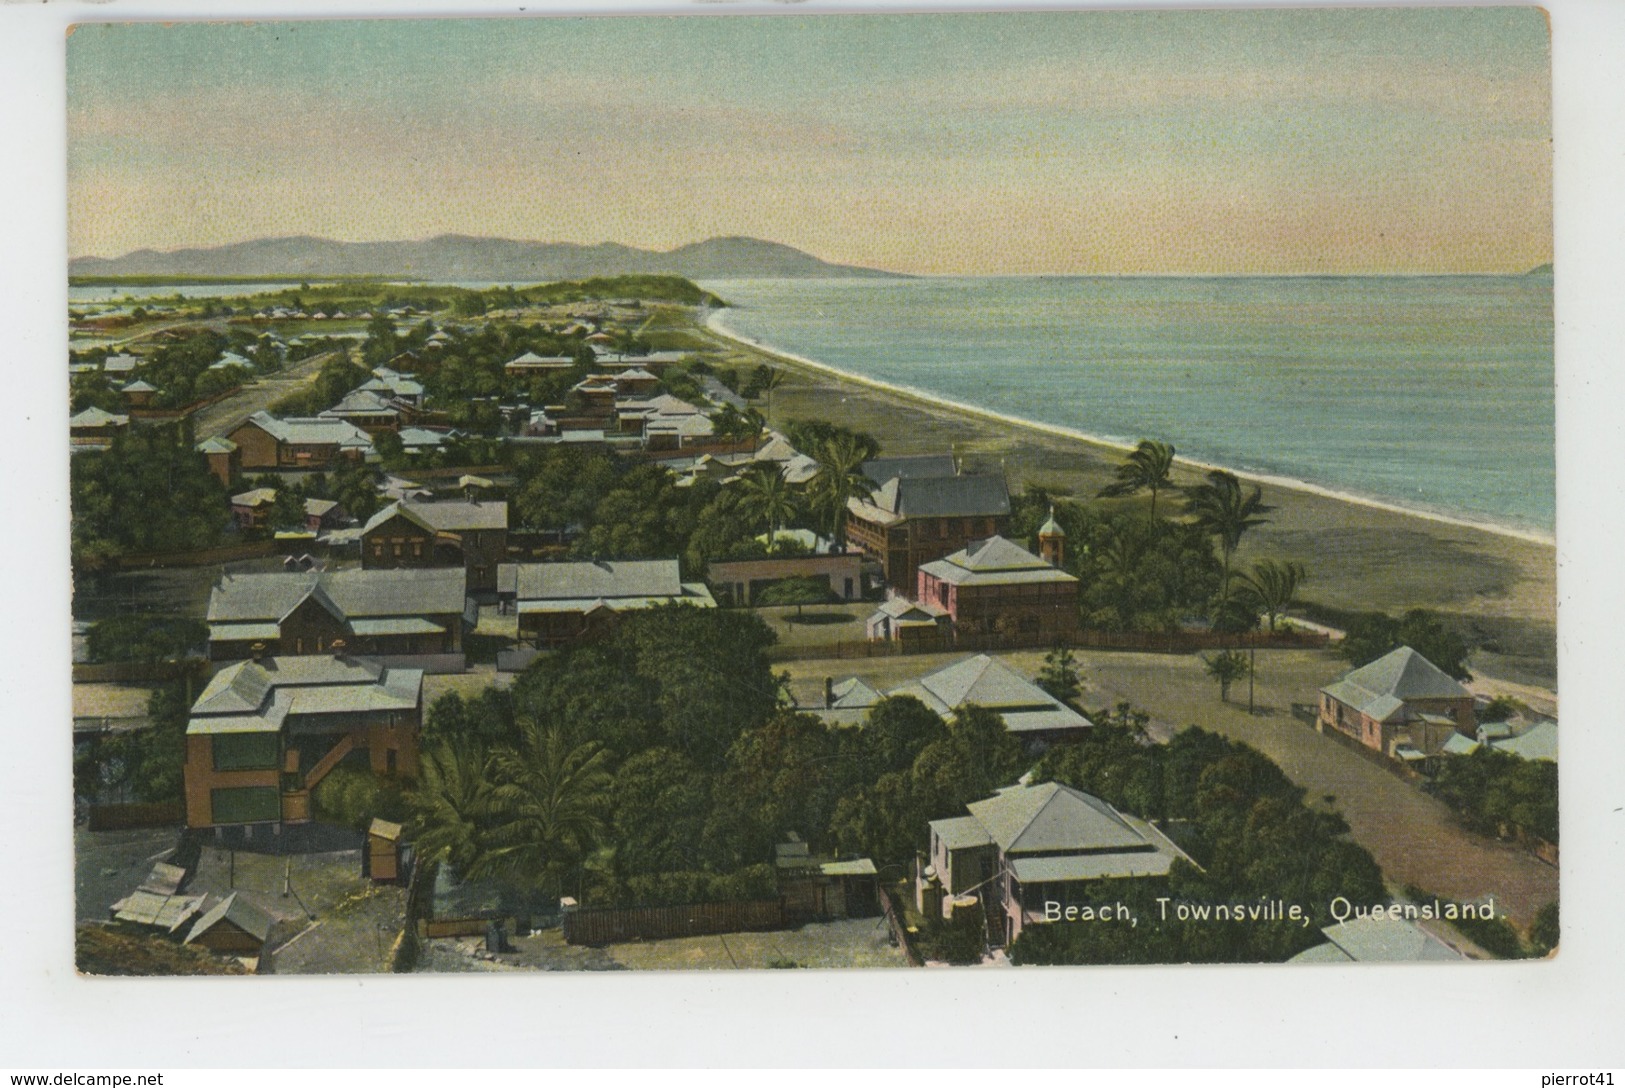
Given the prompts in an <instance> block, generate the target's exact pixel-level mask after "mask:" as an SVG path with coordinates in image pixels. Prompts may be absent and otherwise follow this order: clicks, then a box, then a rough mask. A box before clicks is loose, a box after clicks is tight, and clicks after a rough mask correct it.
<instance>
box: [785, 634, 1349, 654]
mask: <svg viewBox="0 0 1625 1088" xmlns="http://www.w3.org/2000/svg"><path fill="white" fill-rule="evenodd" d="M1328 641H1329V636H1327V635H1325V634H1324V633H1321V632H1318V631H1275V632H1269V631H1248V632H1245V633H1242V634H1221V633H1219V632H1215V631H1080V632H1078V633H1076V634H1074V635H1071V636H1069V637H1067V638H1066V639H1064V640H1062V642H1063V644H1064V645H1066V646H1067V647H1069V648H1071V649H1074V650H1123V651H1130V652H1138V653H1161V654H1190V653H1196V652H1198V651H1201V650H1249V649H1253V650H1319V649H1322V648H1324V647H1325V646H1326V644H1327V642H1328ZM1055 644H1056V639H1055V637H1054V636H1053V635H1021V634H1011V635H1001V634H991V635H971V634H960V635H944V636H942V637H940V638H928V639H915V640H909V641H907V642H903V641H897V640H876V641H869V640H857V639H852V640H840V641H836V642H824V643H817V644H813V645H793V644H780V645H777V646H774V647H772V648H771V649H770V650H769V651H768V656H769V658H770V659H771V660H774V661H796V660H811V659H822V658H866V657H899V656H902V655H906V654H945V653H982V652H1001V651H1006V650H1048V649H1052V648H1053V647H1054V646H1055Z"/></svg>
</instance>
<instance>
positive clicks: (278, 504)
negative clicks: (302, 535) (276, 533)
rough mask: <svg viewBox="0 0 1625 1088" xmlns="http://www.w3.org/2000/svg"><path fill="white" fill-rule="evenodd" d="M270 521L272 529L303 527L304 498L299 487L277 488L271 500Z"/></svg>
mask: <svg viewBox="0 0 1625 1088" xmlns="http://www.w3.org/2000/svg"><path fill="white" fill-rule="evenodd" d="M270 522H271V528H272V529H274V530H283V529H302V528H304V524H305V500H304V498H303V497H302V492H301V491H300V489H299V488H297V487H293V486H286V485H285V486H282V487H279V488H277V492H276V498H274V499H272V500H271V516H270Z"/></svg>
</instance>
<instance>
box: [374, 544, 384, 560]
mask: <svg viewBox="0 0 1625 1088" xmlns="http://www.w3.org/2000/svg"><path fill="white" fill-rule="evenodd" d="M372 554H373V555H374V556H376V557H377V558H380V559H382V558H383V555H384V542H383V541H382V540H374V541H373V542H372Z"/></svg>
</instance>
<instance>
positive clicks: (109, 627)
mask: <svg viewBox="0 0 1625 1088" xmlns="http://www.w3.org/2000/svg"><path fill="white" fill-rule="evenodd" d="M208 640H209V629H208V627H206V626H205V625H204V624H202V623H200V622H198V621H197V620H191V619H180V618H172V617H165V616H114V617H112V618H111V619H105V620H102V621H100V622H99V623H97V624H95V625H94V626H92V627H91V629H90V635H89V639H88V641H89V649H90V657H91V660H93V661H139V662H143V663H148V662H155V661H173V660H175V659H176V658H181V657H185V656H186V655H187V654H188V653H189V652H190V651H192V650H194V649H196V648H198V647H200V646H202V645H203V644H204V643H206V642H207V641H208Z"/></svg>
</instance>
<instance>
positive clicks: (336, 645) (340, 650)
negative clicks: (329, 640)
mask: <svg viewBox="0 0 1625 1088" xmlns="http://www.w3.org/2000/svg"><path fill="white" fill-rule="evenodd" d="M333 656H334V657H336V658H338V659H339V660H343V659H344V640H343V639H342V638H336V639H334V640H333Z"/></svg>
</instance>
